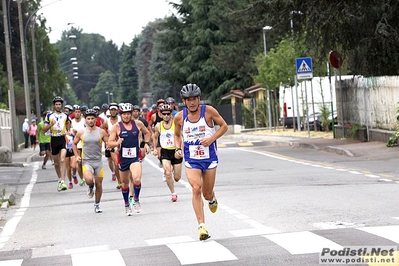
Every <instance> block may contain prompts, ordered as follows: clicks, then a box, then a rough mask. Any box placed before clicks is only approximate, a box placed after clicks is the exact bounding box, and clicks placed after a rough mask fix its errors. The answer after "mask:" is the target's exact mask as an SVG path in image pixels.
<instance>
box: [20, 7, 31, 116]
mask: <svg viewBox="0 0 399 266" xmlns="http://www.w3.org/2000/svg"><path fill="white" fill-rule="evenodd" d="M21 2H22V0H19V1H18V19H19V36H20V39H21V58H22V72H23V80H24V91H25V109H26V117H27V118H28V119H29V121H30V120H31V119H30V115H31V110H30V95H29V94H30V93H29V84H28V67H27V65H26V51H25V36H24V24H23V21H22V7H21Z"/></svg>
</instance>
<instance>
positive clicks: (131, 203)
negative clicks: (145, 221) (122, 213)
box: [129, 196, 133, 206]
mask: <svg viewBox="0 0 399 266" xmlns="http://www.w3.org/2000/svg"><path fill="white" fill-rule="evenodd" d="M129 204H130V206H133V196H130V197H129Z"/></svg>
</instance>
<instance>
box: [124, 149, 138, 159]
mask: <svg viewBox="0 0 399 266" xmlns="http://www.w3.org/2000/svg"><path fill="white" fill-rule="evenodd" d="M122 157H123V158H136V157H137V154H136V148H125V147H123V148H122Z"/></svg>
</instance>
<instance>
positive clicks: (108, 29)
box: [37, 0, 180, 47]
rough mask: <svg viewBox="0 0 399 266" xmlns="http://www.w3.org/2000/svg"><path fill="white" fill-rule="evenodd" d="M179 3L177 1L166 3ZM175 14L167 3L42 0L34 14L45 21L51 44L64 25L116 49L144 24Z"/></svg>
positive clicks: (151, 0) (152, 0) (155, 0)
mask: <svg viewBox="0 0 399 266" xmlns="http://www.w3.org/2000/svg"><path fill="white" fill-rule="evenodd" d="M170 1H172V2H177V3H180V1H179V0H170ZM172 11H175V10H174V9H173V8H172V6H171V5H168V1H167V0H42V8H41V9H40V10H39V11H38V12H37V13H38V14H43V15H44V17H45V18H46V19H47V27H51V28H52V32H50V33H49V36H50V41H51V42H52V43H55V42H56V41H58V40H59V39H60V36H61V33H62V32H63V31H65V30H68V29H69V27H71V26H68V23H74V24H73V25H72V26H74V27H75V28H81V29H82V30H83V33H98V34H100V35H102V36H104V37H105V39H106V40H107V41H109V40H112V41H113V42H114V43H115V44H116V45H118V47H121V45H122V43H123V42H124V43H125V44H127V45H129V44H130V43H131V41H132V40H133V38H134V36H135V35H138V34H140V33H141V31H142V29H143V27H145V26H146V25H147V24H148V22H151V21H154V20H155V19H156V18H164V17H165V16H168V15H170V14H172Z"/></svg>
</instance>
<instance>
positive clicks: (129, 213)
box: [125, 205, 133, 216]
mask: <svg viewBox="0 0 399 266" xmlns="http://www.w3.org/2000/svg"><path fill="white" fill-rule="evenodd" d="M125 212H126V215H127V216H132V215H133V213H132V207H130V205H129V206H125Z"/></svg>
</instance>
